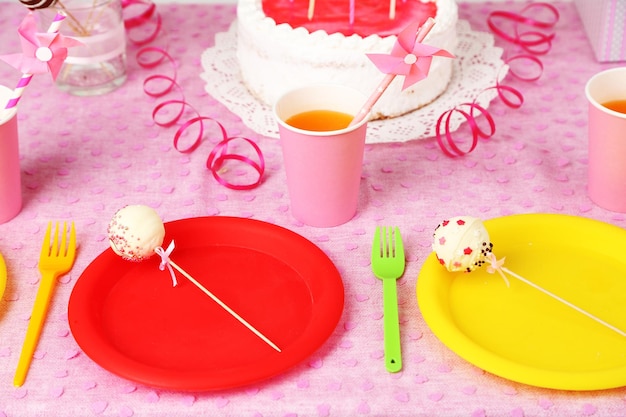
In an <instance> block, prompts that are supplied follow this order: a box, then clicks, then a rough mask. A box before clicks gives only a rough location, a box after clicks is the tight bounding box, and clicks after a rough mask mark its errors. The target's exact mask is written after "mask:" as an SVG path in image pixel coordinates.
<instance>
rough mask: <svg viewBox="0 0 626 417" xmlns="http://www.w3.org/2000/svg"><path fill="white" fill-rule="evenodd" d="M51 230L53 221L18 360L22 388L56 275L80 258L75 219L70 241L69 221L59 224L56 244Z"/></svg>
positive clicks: (17, 380) (17, 383)
mask: <svg viewBox="0 0 626 417" xmlns="http://www.w3.org/2000/svg"><path fill="white" fill-rule="evenodd" d="M51 232H52V222H50V223H48V229H47V230H46V235H45V237H44V240H43V245H42V246H41V254H40V255H39V272H41V281H40V283H39V290H38V291H37V297H36V298H35V305H34V307H33V312H32V314H31V316H30V322H29V323H28V329H27V330H26V338H25V339H24V345H23V346H22V353H21V354H20V359H19V361H18V363H17V371H16V372H15V378H14V379H13V384H14V385H15V386H16V387H21V386H22V384H24V381H25V380H26V374H28V369H29V368H30V362H31V360H32V359H33V354H34V353H35V348H36V347H37V343H38V342H39V336H40V335H41V329H42V328H43V324H44V321H45V320H46V313H47V311H48V306H49V305H50V299H51V298H52V290H53V289H54V283H55V282H56V278H57V277H59V276H60V275H63V274H65V273H67V272H68V271H69V270H70V269H71V268H72V265H74V259H76V230H75V229H74V222H72V224H71V228H70V239H69V242H68V241H67V225H66V223H65V222H63V229H62V231H59V223H57V224H56V226H55V228H54V238H53V240H52V244H51V243H50V237H51ZM59 241H60V244H59Z"/></svg>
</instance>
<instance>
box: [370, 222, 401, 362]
mask: <svg viewBox="0 0 626 417" xmlns="http://www.w3.org/2000/svg"><path fill="white" fill-rule="evenodd" d="M404 266H405V260H404V245H403V244H402V236H400V229H399V228H397V227H377V228H376V232H375V233H374V242H373V243H372V271H373V272H374V275H376V277H378V278H380V279H381V280H382V281H383V311H384V318H383V321H384V332H385V367H386V368H387V370H388V371H389V372H398V371H399V370H400V369H402V347H401V344H400V323H399V320H398V292H397V289H396V280H397V279H398V278H400V277H401V276H402V274H404Z"/></svg>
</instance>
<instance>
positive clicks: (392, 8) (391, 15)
mask: <svg viewBox="0 0 626 417" xmlns="http://www.w3.org/2000/svg"><path fill="white" fill-rule="evenodd" d="M395 18H396V0H389V19H390V20H394V19H395Z"/></svg>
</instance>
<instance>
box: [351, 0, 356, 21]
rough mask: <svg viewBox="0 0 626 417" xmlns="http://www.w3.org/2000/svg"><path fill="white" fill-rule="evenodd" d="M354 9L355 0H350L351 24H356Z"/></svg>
mask: <svg viewBox="0 0 626 417" xmlns="http://www.w3.org/2000/svg"><path fill="white" fill-rule="evenodd" d="M354 9H355V5H354V0H350V24H351V25H353V24H354Z"/></svg>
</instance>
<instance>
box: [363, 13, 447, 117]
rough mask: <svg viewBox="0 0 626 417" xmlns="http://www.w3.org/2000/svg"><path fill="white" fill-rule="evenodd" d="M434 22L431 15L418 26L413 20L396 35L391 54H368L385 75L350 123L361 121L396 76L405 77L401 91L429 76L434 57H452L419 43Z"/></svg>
mask: <svg viewBox="0 0 626 417" xmlns="http://www.w3.org/2000/svg"><path fill="white" fill-rule="evenodd" d="M434 25H435V20H434V19H433V18H428V19H427V20H426V22H425V23H424V24H423V25H422V26H421V27H420V26H419V23H418V22H416V23H413V24H411V25H409V26H407V27H406V28H405V29H403V30H402V32H400V33H399V34H398V39H397V40H396V43H395V44H394V46H393V48H392V49H391V53H390V54H368V55H367V56H368V58H369V59H370V60H371V61H372V62H373V63H374V65H376V67H377V68H378V69H379V70H380V71H381V72H383V73H385V74H387V76H386V77H385V78H384V79H383V80H382V82H381V83H380V84H379V85H378V87H377V88H376V90H375V91H374V93H373V94H372V95H371V96H370V98H369V99H368V100H367V101H366V103H365V105H364V106H363V108H362V109H361V110H360V111H359V113H358V114H357V115H356V116H355V118H354V120H353V121H352V123H351V125H354V124H357V123H359V122H360V121H361V120H363V118H364V117H365V116H366V115H367V114H368V113H369V112H370V111H371V110H372V107H374V104H376V102H377V101H378V99H379V98H380V96H382V94H383V93H384V92H385V90H386V89H387V87H389V84H391V82H392V81H393V80H394V79H395V78H396V76H397V75H401V76H404V77H405V78H404V83H403V85H402V90H405V89H407V88H409V87H411V86H412V85H413V84H415V83H417V82H419V81H421V80H423V79H424V78H426V77H427V76H428V72H429V71H430V65H431V63H432V61H433V57H435V56H440V57H445V58H454V55H452V54H451V53H450V52H448V51H446V50H443V49H441V48H437V47H434V46H430V45H424V44H423V43H422V41H423V40H424V38H426V35H428V32H430V30H431V29H432V28H433V26H434Z"/></svg>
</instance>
